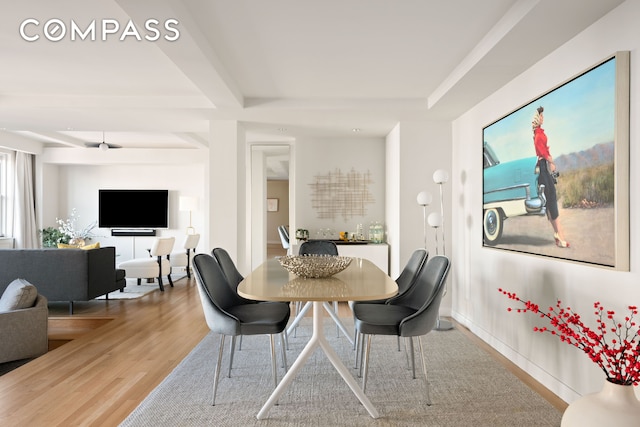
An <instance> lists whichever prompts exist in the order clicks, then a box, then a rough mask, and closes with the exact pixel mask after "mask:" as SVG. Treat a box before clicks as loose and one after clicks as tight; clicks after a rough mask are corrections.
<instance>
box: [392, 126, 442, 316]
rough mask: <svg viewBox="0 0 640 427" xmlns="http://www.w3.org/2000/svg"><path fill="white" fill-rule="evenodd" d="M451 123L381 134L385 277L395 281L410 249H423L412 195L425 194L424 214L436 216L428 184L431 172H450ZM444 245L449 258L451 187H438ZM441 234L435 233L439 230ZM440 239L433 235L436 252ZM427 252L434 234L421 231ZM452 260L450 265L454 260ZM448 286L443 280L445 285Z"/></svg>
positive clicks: (432, 252)
mask: <svg viewBox="0 0 640 427" xmlns="http://www.w3.org/2000/svg"><path fill="white" fill-rule="evenodd" d="M450 140H451V124H450V123H449V122H402V123H399V124H398V125H397V126H396V127H395V128H394V129H393V131H392V132H390V133H389V135H388V136H387V141H386V144H387V152H386V168H387V187H386V197H387V206H386V209H387V216H388V218H389V221H388V222H389V224H393V225H392V229H391V230H390V231H389V236H388V240H389V244H390V252H391V256H390V274H391V277H397V276H398V275H399V274H400V271H401V269H402V267H404V265H405V264H406V262H407V261H408V260H409V258H410V257H411V254H412V253H413V251H414V250H415V249H417V248H423V247H424V214H423V208H422V206H420V205H418V202H417V199H416V198H417V196H418V193H420V192H421V191H428V192H430V193H431V195H432V196H433V202H432V203H431V205H429V206H427V215H429V214H430V213H431V212H440V188H439V186H438V185H437V184H436V183H435V182H433V173H434V172H435V171H436V170H438V169H444V170H446V171H447V172H448V173H449V174H451V146H450V145H449V141H450ZM442 190H443V196H444V213H445V217H446V218H447V221H446V222H445V232H446V236H445V242H446V248H447V252H446V254H447V255H451V245H452V244H451V228H452V227H451V223H450V222H449V220H448V218H450V217H451V210H450V209H451V183H450V182H449V183H446V184H443V187H442ZM440 231H441V230H440ZM441 236H442V235H441V234H440V237H439V244H440V249H439V250H440V254H442V243H443V241H442V237H441ZM427 250H428V251H429V255H430V256H432V255H435V254H436V245H435V230H433V229H432V228H431V227H427ZM454 262H455V261H454ZM450 282H451V279H449V281H448V283H450ZM450 299H451V296H450V293H447V295H445V298H444V299H443V301H442V304H441V307H440V313H441V314H442V315H444V316H446V315H449V314H450V311H451V310H450V307H451V302H450Z"/></svg>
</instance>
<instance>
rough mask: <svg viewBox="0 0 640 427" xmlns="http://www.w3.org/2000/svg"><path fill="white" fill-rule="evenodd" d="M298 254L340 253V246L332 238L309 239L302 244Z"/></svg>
mask: <svg viewBox="0 0 640 427" xmlns="http://www.w3.org/2000/svg"><path fill="white" fill-rule="evenodd" d="M298 255H338V246H336V244H335V243H334V242H332V241H331V240H307V241H306V242H303V243H302V244H301V245H300V249H298Z"/></svg>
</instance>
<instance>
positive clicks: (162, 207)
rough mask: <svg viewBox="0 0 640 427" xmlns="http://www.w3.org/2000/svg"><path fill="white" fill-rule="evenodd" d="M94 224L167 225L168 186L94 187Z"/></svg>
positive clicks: (104, 225)
mask: <svg viewBox="0 0 640 427" xmlns="http://www.w3.org/2000/svg"><path fill="white" fill-rule="evenodd" d="M98 227H100V228H154V229H155V228H169V190H98Z"/></svg>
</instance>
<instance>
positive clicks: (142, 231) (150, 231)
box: [111, 228, 156, 236]
mask: <svg viewBox="0 0 640 427" xmlns="http://www.w3.org/2000/svg"><path fill="white" fill-rule="evenodd" d="M111 235H112V236H155V235H156V230H155V229H154V228H112V229H111Z"/></svg>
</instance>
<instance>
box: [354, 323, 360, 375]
mask: <svg viewBox="0 0 640 427" xmlns="http://www.w3.org/2000/svg"><path fill="white" fill-rule="evenodd" d="M359 350H360V334H359V333H358V331H357V330H356V331H354V333H353V352H354V353H355V354H354V360H353V369H358V351H359Z"/></svg>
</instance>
